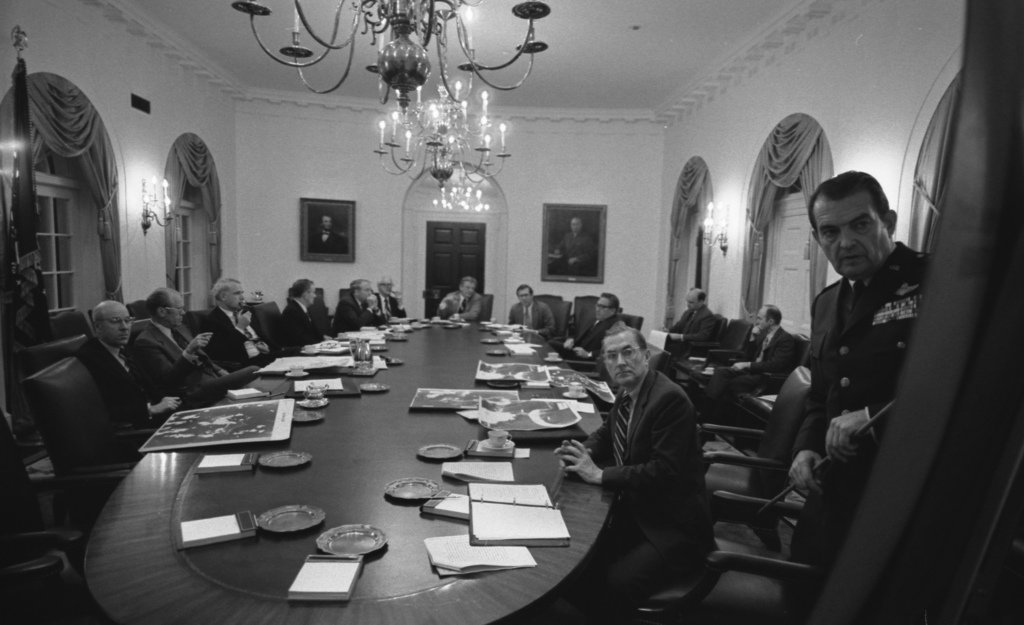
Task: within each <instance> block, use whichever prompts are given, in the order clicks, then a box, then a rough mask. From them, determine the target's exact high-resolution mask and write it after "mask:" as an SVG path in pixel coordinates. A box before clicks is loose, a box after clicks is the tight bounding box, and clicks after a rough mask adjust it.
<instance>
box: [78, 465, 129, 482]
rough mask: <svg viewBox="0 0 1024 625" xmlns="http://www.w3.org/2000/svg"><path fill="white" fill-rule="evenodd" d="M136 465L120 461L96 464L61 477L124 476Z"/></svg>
mask: <svg viewBox="0 0 1024 625" xmlns="http://www.w3.org/2000/svg"><path fill="white" fill-rule="evenodd" d="M134 467H135V463H134V462H119V463H117V464H96V465H92V466H88V467H79V468H77V469H75V470H74V471H72V472H71V473H69V474H67V475H62V476H60V479H65V480H66V479H67V478H71V477H80V478H99V477H111V478H113V477H115V476H121V477H124V476H125V475H128V474H129V473H130V472H131V470H132V469H133V468H134Z"/></svg>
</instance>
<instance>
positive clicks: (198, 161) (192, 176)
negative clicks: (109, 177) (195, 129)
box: [164, 132, 220, 290]
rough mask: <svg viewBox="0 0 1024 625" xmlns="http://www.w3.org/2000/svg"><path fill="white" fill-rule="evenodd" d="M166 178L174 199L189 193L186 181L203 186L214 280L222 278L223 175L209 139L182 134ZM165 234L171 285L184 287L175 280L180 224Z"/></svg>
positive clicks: (200, 190) (174, 148)
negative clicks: (221, 193) (221, 218)
mask: <svg viewBox="0 0 1024 625" xmlns="http://www.w3.org/2000/svg"><path fill="white" fill-rule="evenodd" d="M164 178H166V179H167V183H168V189H170V191H171V192H172V195H171V200H172V203H173V202H179V201H181V198H183V197H184V196H185V187H186V184H187V185H188V186H192V187H195V188H196V189H199V192H200V193H201V194H202V198H203V210H204V211H205V212H206V215H207V217H208V221H209V231H208V233H207V245H208V246H209V248H210V253H209V259H210V284H214V283H215V282H216V281H217V279H218V278H220V178H219V177H218V176H217V164H216V163H215V162H214V161H213V155H212V154H211V153H210V150H209V148H208V147H207V146H206V143H205V142H204V141H203V140H202V139H200V138H199V137H198V136H197V135H195V134H193V133H191V132H187V133H185V134H183V135H181V136H180V137H178V138H177V139H176V140H175V141H174V145H172V146H171V151H170V153H169V154H168V155H167V163H166V165H165V166H164ZM164 237H165V239H164V241H165V244H166V245H165V248H166V251H165V255H166V259H165V262H166V267H167V285H168V286H169V287H171V288H175V289H179V290H180V285H178V284H175V278H176V276H175V273H174V267H175V265H176V264H177V263H176V261H177V254H178V237H179V233H178V229H177V226H175V227H174V228H166V229H165V232H164Z"/></svg>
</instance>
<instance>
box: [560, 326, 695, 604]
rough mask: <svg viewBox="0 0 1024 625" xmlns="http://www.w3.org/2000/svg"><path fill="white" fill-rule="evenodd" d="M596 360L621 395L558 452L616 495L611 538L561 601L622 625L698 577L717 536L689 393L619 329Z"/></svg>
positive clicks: (630, 332)
mask: <svg viewBox="0 0 1024 625" xmlns="http://www.w3.org/2000/svg"><path fill="white" fill-rule="evenodd" d="M601 357H602V358H604V361H605V364H606V366H607V368H608V371H609V373H610V374H611V375H612V376H613V377H614V379H615V381H616V382H618V384H619V387H620V391H619V394H618V397H616V399H615V404H614V405H613V406H612V409H611V412H609V413H608V419H607V420H606V421H605V423H604V424H603V425H601V427H600V428H598V429H597V431H595V432H594V433H593V434H592V435H591V436H590V438H588V439H587V440H586V441H584V442H583V443H580V442H577V441H563V443H562V446H561V447H559V448H558V449H556V450H555V454H556V455H557V456H558V458H559V460H561V462H562V464H563V466H564V470H565V471H566V472H567V473H571V474H574V475H576V476H578V477H579V478H581V479H583V481H585V482H588V483H590V484H599V485H600V486H601V487H602V488H604V489H607V490H610V491H613V492H614V493H616V496H617V497H616V500H615V503H614V504H613V505H612V510H611V524H610V531H608V532H605V533H603V534H602V537H601V538H602V540H601V542H600V543H599V544H598V547H597V548H598V552H597V554H596V556H595V558H594V561H593V562H592V564H591V565H590V566H588V568H587V569H586V570H585V571H584V573H583V576H582V579H581V580H580V583H579V585H578V586H576V587H574V588H572V589H570V591H569V592H568V595H567V598H568V599H569V601H570V602H572V603H574V604H576V605H577V607H579V608H581V609H583V610H584V611H586V612H588V613H590V614H591V616H592V617H594V618H597V619H598V621H599V622H609V623H619V622H625V621H624V620H623V618H624V616H626V615H627V614H628V612H629V611H631V610H633V609H635V608H636V607H637V606H638V605H640V604H641V603H642V602H643V601H644V599H646V598H647V597H649V596H650V595H651V594H653V592H654V591H656V590H657V589H659V588H661V587H664V586H665V585H666V581H669V580H674V579H679V578H681V577H683V576H688V575H690V574H694V573H696V572H698V571H699V570H701V569H702V567H703V565H704V558H705V556H706V555H707V553H708V552H709V551H711V550H712V549H713V547H714V536H713V534H712V529H711V514H710V512H709V510H708V502H707V497H706V494H705V490H704V467H703V462H702V456H701V450H700V445H699V443H698V438H697V429H696V424H695V420H694V410H693V405H692V404H691V403H690V400H689V398H688V397H687V396H686V393H684V392H683V390H682V389H681V388H680V387H679V386H678V385H676V384H674V383H673V382H672V381H671V380H669V379H668V378H667V377H665V376H664V375H662V374H661V373H658V372H657V371H653V370H651V369H650V368H649V366H648V359H649V358H650V350H649V349H648V348H647V342H646V341H645V340H644V337H643V335H642V334H641V333H640V332H638V331H637V330H634V329H632V328H629V327H626V326H625V325H624V324H617V325H616V326H615V327H613V328H612V329H611V330H610V331H609V332H608V333H607V334H606V335H605V337H604V344H603V349H602V354H601Z"/></svg>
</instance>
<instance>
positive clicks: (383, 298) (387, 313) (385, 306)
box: [380, 295, 391, 319]
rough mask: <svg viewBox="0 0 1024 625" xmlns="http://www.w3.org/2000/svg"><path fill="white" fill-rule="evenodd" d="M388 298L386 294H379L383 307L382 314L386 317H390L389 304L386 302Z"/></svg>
mask: <svg viewBox="0 0 1024 625" xmlns="http://www.w3.org/2000/svg"><path fill="white" fill-rule="evenodd" d="M389 299H391V298H390V297H388V296H387V295H381V296H380V303H381V308H383V309H384V316H385V317H387V318H388V319H390V318H391V305H390V304H389V303H388V300H389Z"/></svg>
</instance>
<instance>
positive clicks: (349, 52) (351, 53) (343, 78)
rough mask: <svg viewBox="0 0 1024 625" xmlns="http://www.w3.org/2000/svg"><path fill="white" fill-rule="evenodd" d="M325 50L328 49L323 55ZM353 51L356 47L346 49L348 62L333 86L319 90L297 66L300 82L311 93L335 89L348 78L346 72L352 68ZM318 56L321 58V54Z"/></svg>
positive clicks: (322, 92)
mask: <svg viewBox="0 0 1024 625" xmlns="http://www.w3.org/2000/svg"><path fill="white" fill-rule="evenodd" d="M327 52H329V50H327V51H324V56H326V55H327ZM355 52H356V47H355V46H352V47H351V48H349V49H348V63H346V64H345V73H344V74H342V75H341V78H339V79H338V82H336V83H334V86H333V87H331V88H329V89H324V90H319V89H317V88H316V87H314V86H312V85H310V84H309V82H307V81H306V76H305V75H304V74H303V73H302V67H299V68H298V72H299V78H301V79H302V84H304V85H306V89H309V90H310V91H312V92H313V93H317V94H321V95H322V94H325V93H331V92H332V91H335V90H337V89H338V87H340V86H341V83H343V82H345V79H346V78H348V73H349V71H351V69H352V57H353V56H355ZM320 58H323V56H321V57H320ZM317 60H319V59H317Z"/></svg>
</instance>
